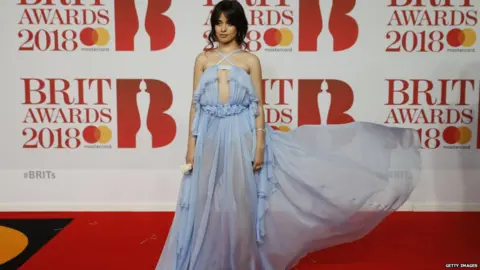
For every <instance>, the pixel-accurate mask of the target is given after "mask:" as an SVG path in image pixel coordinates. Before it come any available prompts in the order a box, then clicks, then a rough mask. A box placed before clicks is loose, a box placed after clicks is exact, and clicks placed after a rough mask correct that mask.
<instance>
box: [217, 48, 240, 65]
mask: <svg viewBox="0 0 480 270" xmlns="http://www.w3.org/2000/svg"><path fill="white" fill-rule="evenodd" d="M239 51H241V49H236V50H234V51H231V52H229V53H228V54H226V55H225V54H223V53H221V52H220V51H219V50H215V52H216V53H218V54H219V55H220V56H222V59H220V61H218V62H217V64H216V65H217V66H218V65H220V63H222V62H223V61H224V60H227V61H228V62H229V63H230V65H232V66H235V64H233V63H232V61H230V59H228V57H230V55H232V54H234V53H236V52H239Z"/></svg>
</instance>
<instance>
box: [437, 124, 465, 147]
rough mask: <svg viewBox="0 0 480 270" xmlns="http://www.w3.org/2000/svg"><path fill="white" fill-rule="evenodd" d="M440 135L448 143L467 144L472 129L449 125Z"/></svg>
mask: <svg viewBox="0 0 480 270" xmlns="http://www.w3.org/2000/svg"><path fill="white" fill-rule="evenodd" d="M442 137H443V140H444V141H445V142H446V143H448V144H455V143H458V144H467V143H469V142H470V140H471V139H472V131H471V130H470V129H469V128H468V127H466V126H461V127H454V126H450V127H447V128H446V129H445V130H443V134H442Z"/></svg>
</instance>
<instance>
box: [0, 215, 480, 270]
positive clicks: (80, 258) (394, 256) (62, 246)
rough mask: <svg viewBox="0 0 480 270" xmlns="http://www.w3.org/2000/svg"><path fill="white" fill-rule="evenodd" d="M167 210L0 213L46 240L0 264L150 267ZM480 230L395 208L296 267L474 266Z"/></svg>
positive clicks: (472, 220)
mask: <svg viewBox="0 0 480 270" xmlns="http://www.w3.org/2000/svg"><path fill="white" fill-rule="evenodd" d="M172 217H173V213H145V212H137V213H129V212H127V213H123V212H122V213H119V212H114V213H96V212H92V213H76V212H75V213H0V226H4V227H5V226H6V227H9V226H10V228H14V229H16V230H19V231H23V232H24V234H25V235H27V237H28V238H29V240H30V241H29V243H30V244H32V245H33V243H36V242H38V243H40V242H41V241H43V242H42V246H39V248H38V251H35V252H33V253H32V254H33V255H31V256H28V257H27V255H25V254H23V255H24V256H23V257H22V254H20V255H19V256H18V257H17V258H16V261H14V260H15V259H12V260H11V261H10V262H6V263H5V264H4V265H0V269H2V270H3V269H17V267H14V266H13V263H12V262H15V263H16V264H22V266H21V267H20V268H18V269H20V270H43V269H45V270H67V269H68V270H76V269H82V270H84V269H89V270H97V269H98V270H122V269H125V270H127V269H128V270H152V269H154V266H155V264H156V262H157V260H158V257H159V256H160V253H161V249H162V245H163V242H164V241H165V238H166V236H167V233H168V229H169V226H170V223H171V220H172ZM37 219H41V221H48V220H52V222H57V223H52V224H59V225H55V226H57V227H58V228H54V227H55V226H54V225H52V224H50V225H48V226H47V225H42V226H39V225H36V222H35V220H37ZM62 219H67V221H62ZM68 219H72V220H71V221H70V222H69V221H68ZM22 221H23V223H22ZM62 222H63V223H62ZM25 223H26V224H31V225H30V226H31V227H30V228H28V226H27V228H26V227H25V225H24V224H25ZM9 224H10V225H9ZM12 224H13V225H12ZM15 224H23V225H21V226H20V225H15ZM15 226H17V227H15ZM22 226H23V227H22ZM49 226H50V227H49ZM52 226H53V227H52ZM62 228H63V229H62ZM25 230H27V231H28V232H27V231H25ZM41 230H43V231H45V233H47V232H50V233H51V232H52V231H53V230H55V232H56V235H53V236H51V239H49V238H45V237H44V238H45V239H49V240H48V241H47V240H45V239H44V240H41V241H40V240H38V241H36V242H35V240H36V238H39V237H41V236H42V232H41ZM479 231H480V213H425V212H417V213H411V212H397V213H394V214H392V215H391V216H390V217H388V218H387V219H386V220H385V221H384V222H383V223H382V224H381V225H380V226H379V227H377V228H376V229H375V230H374V231H373V232H372V233H371V234H369V235H368V236H367V237H365V238H364V239H362V240H359V241H357V242H354V243H350V244H345V245H342V246H338V247H334V248H331V249H328V250H323V251H320V252H316V253H313V254H310V255H309V256H307V257H306V258H304V259H303V260H302V262H301V263H300V264H299V265H298V266H297V268H296V269H299V270H314V269H322V270H333V269H382V270H395V269H444V268H445V265H446V264H477V267H476V268H478V267H479V266H480V232H479ZM35 233H36V234H35ZM39 239H40V238H39ZM1 242H2V239H0V251H1V245H2V243H1ZM28 249H29V247H27V249H26V250H25V251H24V253H27V250H28ZM19 257H20V258H19ZM0 258H1V256H0ZM21 260H23V261H21ZM10 267H13V268H10ZM212 270H214V269H212Z"/></svg>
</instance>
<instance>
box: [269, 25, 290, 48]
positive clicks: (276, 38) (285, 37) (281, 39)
mask: <svg viewBox="0 0 480 270" xmlns="http://www.w3.org/2000/svg"><path fill="white" fill-rule="evenodd" d="M263 39H264V40H265V44H267V45H268V46H270V47H275V46H279V45H280V46H281V47H287V46H290V44H292V41H293V33H292V31H291V30H290V29H288V28H281V29H276V28H270V29H268V30H267V31H265V33H264V35H263Z"/></svg>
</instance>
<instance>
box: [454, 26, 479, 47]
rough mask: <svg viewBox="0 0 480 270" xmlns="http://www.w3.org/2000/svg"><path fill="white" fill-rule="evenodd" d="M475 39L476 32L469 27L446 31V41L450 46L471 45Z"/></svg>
mask: <svg viewBox="0 0 480 270" xmlns="http://www.w3.org/2000/svg"><path fill="white" fill-rule="evenodd" d="M476 41H477V33H475V31H474V30H473V29H471V28H466V29H463V30H461V29H458V28H455V29H452V30H450V31H448V33H447V42H448V44H449V45H450V46H452V47H460V46H463V47H471V46H473V45H474V44H475V42H476Z"/></svg>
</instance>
